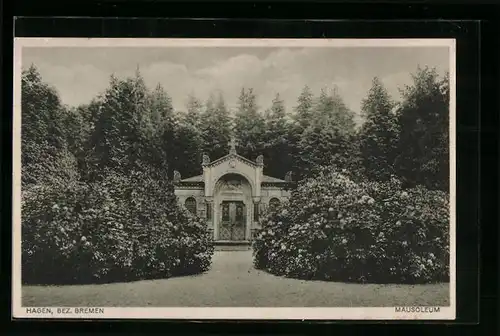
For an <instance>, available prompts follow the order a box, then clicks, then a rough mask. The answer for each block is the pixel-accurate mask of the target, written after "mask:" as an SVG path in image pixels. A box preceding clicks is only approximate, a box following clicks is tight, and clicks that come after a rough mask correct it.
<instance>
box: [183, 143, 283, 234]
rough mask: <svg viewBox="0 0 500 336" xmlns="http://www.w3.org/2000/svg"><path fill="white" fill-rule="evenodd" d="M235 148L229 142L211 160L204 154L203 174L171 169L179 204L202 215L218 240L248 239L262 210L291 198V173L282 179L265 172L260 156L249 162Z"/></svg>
mask: <svg viewBox="0 0 500 336" xmlns="http://www.w3.org/2000/svg"><path fill="white" fill-rule="evenodd" d="M235 147H236V146H235V143H234V141H232V142H231V149H230V151H229V154H227V155H225V156H224V157H221V158H219V159H217V160H214V161H210V158H209V157H208V156H207V155H204V156H203V162H202V167H203V174H202V175H198V176H193V177H189V178H185V179H182V178H181V175H180V173H179V172H174V186H175V194H176V195H177V198H178V200H179V202H180V204H181V206H184V207H186V208H187V209H188V210H190V211H191V212H193V213H196V214H197V215H198V216H199V217H201V218H204V219H205V220H206V222H207V225H208V226H209V228H210V229H211V230H213V235H214V240H215V241H219V242H230V241H234V242H237V241H239V242H250V241H251V240H252V236H253V232H254V231H255V229H258V228H259V217H260V216H261V215H262V213H263V212H265V211H266V210H267V208H268V207H273V206H277V205H279V204H280V203H281V202H283V201H285V200H287V199H288V198H289V197H290V191H289V187H290V186H291V178H290V177H291V174H290V173H288V174H287V176H286V177H285V179H284V180H282V179H279V178H275V177H271V176H267V175H264V174H263V167H264V162H263V161H264V160H263V156H262V155H261V156H259V157H258V158H257V159H256V160H255V161H251V160H249V159H247V158H244V157H243V156H241V155H238V154H237V153H236V148H235Z"/></svg>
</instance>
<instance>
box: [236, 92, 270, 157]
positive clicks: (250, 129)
mask: <svg viewBox="0 0 500 336" xmlns="http://www.w3.org/2000/svg"><path fill="white" fill-rule="evenodd" d="M256 99H257V98H256V96H255V93H254V92H253V89H251V88H250V89H246V90H245V88H243V89H242V90H241V94H240V97H239V101H238V110H237V111H236V115H235V120H234V134H235V135H236V136H237V138H238V153H239V154H240V155H243V156H244V157H247V158H249V159H252V160H253V159H255V158H256V157H257V156H259V155H261V154H262V152H263V151H264V148H265V137H264V136H265V120H264V117H263V116H262V114H261V113H260V112H259V110H258V106H257V101H256Z"/></svg>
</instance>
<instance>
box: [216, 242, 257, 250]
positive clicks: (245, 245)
mask: <svg viewBox="0 0 500 336" xmlns="http://www.w3.org/2000/svg"><path fill="white" fill-rule="evenodd" d="M214 247H215V251H248V250H251V249H252V245H251V243H250V242H249V241H216V242H214Z"/></svg>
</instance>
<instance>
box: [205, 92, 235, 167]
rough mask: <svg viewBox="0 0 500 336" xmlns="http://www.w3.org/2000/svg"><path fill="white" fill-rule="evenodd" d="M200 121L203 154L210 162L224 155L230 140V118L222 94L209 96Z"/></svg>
mask: <svg viewBox="0 0 500 336" xmlns="http://www.w3.org/2000/svg"><path fill="white" fill-rule="evenodd" d="M202 120H203V123H202V126H201V130H202V137H203V152H204V153H206V154H208V155H209V156H210V158H211V159H212V160H216V159H218V158H220V157H222V156H224V155H226V154H227V153H228V143H229V140H230V138H231V116H230V115H229V110H228V108H227V106H226V103H225V101H224V97H223V96H222V94H220V93H219V95H218V96H217V97H216V96H215V95H210V97H209V99H208V100H207V102H206V104H205V111H204V112H203V115H202Z"/></svg>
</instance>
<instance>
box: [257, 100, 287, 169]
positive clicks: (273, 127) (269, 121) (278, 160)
mask: <svg viewBox="0 0 500 336" xmlns="http://www.w3.org/2000/svg"><path fill="white" fill-rule="evenodd" d="M265 122H266V127H265V132H266V135H265V139H266V143H265V145H264V151H263V155H264V158H265V160H264V172H265V173H266V174H268V175H270V176H275V177H279V178H283V177H284V176H285V174H286V173H287V171H286V170H287V167H290V166H291V164H292V160H291V156H290V144H289V143H288V141H287V136H288V131H289V124H288V120H287V119H286V111H285V105H284V102H283V100H282V99H281V98H280V95H279V94H276V96H275V98H274V99H273V102H272V106H271V108H270V109H269V110H267V111H266V114H265Z"/></svg>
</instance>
